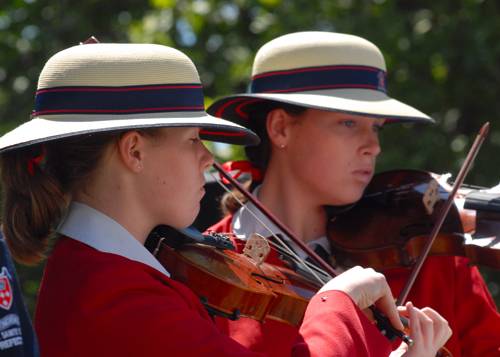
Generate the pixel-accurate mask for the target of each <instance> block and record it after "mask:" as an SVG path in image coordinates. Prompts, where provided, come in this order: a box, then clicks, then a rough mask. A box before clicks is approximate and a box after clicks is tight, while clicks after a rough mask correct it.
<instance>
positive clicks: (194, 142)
mask: <svg viewBox="0 0 500 357" xmlns="http://www.w3.org/2000/svg"><path fill="white" fill-rule="evenodd" d="M189 140H191V142H192V143H193V144H196V143H198V142H199V141H200V140H201V139H200V138H191V139H189Z"/></svg>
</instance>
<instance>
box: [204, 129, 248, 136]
mask: <svg viewBox="0 0 500 357" xmlns="http://www.w3.org/2000/svg"><path fill="white" fill-rule="evenodd" d="M200 135H220V136H245V135H246V133H238V132H233V131H231V132H228V131H209V130H200Z"/></svg>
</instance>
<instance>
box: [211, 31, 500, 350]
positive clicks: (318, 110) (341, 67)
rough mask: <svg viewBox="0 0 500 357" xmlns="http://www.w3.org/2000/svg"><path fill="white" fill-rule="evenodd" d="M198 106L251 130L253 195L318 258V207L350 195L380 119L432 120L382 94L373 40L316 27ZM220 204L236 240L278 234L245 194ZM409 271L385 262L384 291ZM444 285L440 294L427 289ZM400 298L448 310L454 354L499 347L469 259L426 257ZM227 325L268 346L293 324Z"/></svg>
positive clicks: (356, 190) (284, 345)
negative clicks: (254, 141) (239, 89)
mask: <svg viewBox="0 0 500 357" xmlns="http://www.w3.org/2000/svg"><path fill="white" fill-rule="evenodd" d="M208 112H209V113H210V114H213V115H215V116H217V117H221V118H224V119H228V120H231V121H233V122H235V123H239V124H241V125H244V126H246V127H249V128H251V129H252V130H254V131H255V132H257V134H259V136H260V137H261V139H262V143H261V144H260V145H259V146H257V147H253V148H252V147H249V148H247V150H246V152H247V156H248V158H249V160H250V162H251V164H252V165H253V167H252V169H251V170H249V171H250V172H253V173H255V172H256V169H260V170H261V174H260V175H261V176H262V175H263V180H262V182H260V186H257V185H256V183H255V181H254V183H253V185H252V189H253V190H254V194H256V195H257V196H258V198H259V199H260V201H261V202H262V203H263V204H264V205H266V206H267V207H268V208H269V209H270V210H271V212H273V213H274V214H275V215H276V216H277V217H278V218H279V219H281V221H282V222H283V223H284V224H285V225H287V226H288V227H289V228H290V229H291V230H292V231H293V232H294V233H295V234H296V235H298V236H299V238H300V239H302V240H303V242H305V243H307V244H309V245H310V247H311V248H313V249H315V250H321V251H324V252H326V256H327V257H329V256H330V255H331V254H329V253H328V252H329V251H330V246H329V241H328V239H327V238H326V226H327V224H326V223H327V214H326V212H325V209H324V207H325V206H328V205H331V206H336V205H339V206H342V205H347V204H352V203H354V202H356V201H357V200H359V199H360V197H361V195H362V193H363V191H364V189H365V187H366V186H367V184H368V183H369V181H370V180H371V178H372V176H373V173H374V168H375V161H376V158H377V156H378V154H379V153H380V150H381V149H380V145H379V140H378V131H379V130H380V128H381V127H382V126H383V125H384V123H387V122H422V123H426V122H432V119H431V118H429V117H428V116H427V115H425V114H424V113H422V112H420V111H418V110H416V109H414V108H412V107H410V106H408V105H406V104H404V103H401V102H399V101H397V100H395V99H392V98H390V97H389V96H388V95H387V92H386V67H385V62H384V58H383V56H382V54H381V52H380V50H379V49H378V48H377V47H376V46H375V45H373V44H372V43H370V42H369V41H367V40H365V39H362V38H360V37H357V36H352V35H345V34H338V33H326V32H299V33H292V34H288V35H284V36H281V37H279V38H277V39H275V40H272V41H271V42H269V43H267V44H265V45H264V46H263V47H262V48H261V49H260V50H259V51H258V53H257V55H256V57H255V61H254V65H253V72H252V81H251V84H250V93H246V94H239V95H232V96H229V97H225V98H222V99H220V100H218V101H216V102H215V103H213V104H212V106H211V107H210V108H209V109H208ZM240 167H243V166H242V165H233V168H236V169H239V168H240ZM229 168H230V169H231V167H229ZM254 176H255V175H254ZM223 205H224V207H223V208H224V209H226V212H228V213H229V214H228V215H227V216H226V217H225V218H224V219H223V220H222V221H221V222H219V223H218V224H216V225H214V226H213V227H211V228H210V230H214V231H219V232H220V231H224V232H228V231H232V232H234V233H236V235H237V236H238V237H241V238H242V239H245V238H246V237H248V236H249V235H250V234H252V233H259V234H261V235H263V236H266V237H268V236H270V235H271V234H270V232H269V231H268V228H267V227H270V229H271V230H272V231H273V232H274V233H278V234H281V235H283V236H284V237H286V235H285V234H283V232H281V231H280V230H279V229H278V228H277V227H276V226H274V225H273V224H272V223H271V222H270V221H269V220H268V219H267V218H265V217H264V216H263V215H262V214H260V213H258V212H257V213H256V211H257V210H256V209H255V208H254V206H253V205H252V204H251V203H247V204H245V205H244V206H243V207H240V206H239V203H237V202H235V200H234V199H231V198H230V197H229V198H227V197H226V198H224V200H223ZM253 213H256V215H257V217H256V216H254V215H253ZM262 222H263V223H264V224H262ZM360 224H362V222H360ZM265 226H267V227H265ZM292 248H293V246H292ZM297 253H300V252H297ZM269 257H270V258H269V259H272V258H273V257H272V255H270V256H269ZM275 258H277V255H276V257H275ZM408 275H409V271H408V270H406V269H397V270H394V271H389V272H388V274H387V275H386V277H387V279H388V282H389V284H390V286H391V288H392V291H393V293H394V296H397V295H398V293H399V291H400V290H401V288H402V286H403V284H404V282H405V281H406V279H407V277H408ZM450 284H451V288H450ZM443 289H446V290H445V291H446V293H444V292H442V293H438V291H442V290H443ZM409 300H410V301H412V302H414V303H415V304H417V305H419V306H430V307H432V308H433V309H434V310H436V311H438V312H439V313H440V314H441V315H443V316H444V318H446V319H447V320H448V321H449V323H450V326H451V328H452V330H453V332H454V333H453V336H452V337H451V339H450V340H449V342H448V343H447V345H446V346H447V347H448V348H449V349H450V350H451V352H452V353H453V355H454V356H484V355H492V354H496V353H498V352H499V351H498V348H499V341H500V339H499V337H500V336H499V333H498V331H499V329H498V326H500V325H499V324H500V317H499V315H498V313H497V312H496V309H495V306H494V304H493V301H492V299H491V296H490V295H489V293H488V290H487V288H486V286H485V283H484V281H483V279H482V278H481V276H480V275H479V272H478V270H477V269H476V268H473V267H469V266H468V264H467V260H466V259H462V258H455V257H431V258H429V259H428V261H427V263H426V264H425V265H424V269H423V271H422V272H421V275H420V278H419V279H418V280H417V285H416V286H414V288H413V290H412V293H411V295H410V297H409ZM424 314H427V315H428V316H429V317H430V318H431V319H433V321H434V323H435V326H434V328H435V329H438V330H440V329H442V330H443V331H446V332H443V336H445V338H443V339H441V340H439V339H438V340H439V341H440V342H442V343H444V342H445V341H446V340H447V338H448V337H449V334H448V331H449V330H448V328H447V327H443V326H442V325H441V323H440V322H439V319H434V316H435V315H434V312H431V310H425V311H424ZM227 328H228V329H229V331H230V334H231V335H232V336H234V337H235V338H236V339H237V340H239V341H240V342H241V343H243V344H244V345H246V346H249V347H251V348H254V349H256V350H272V351H275V353H276V355H278V354H280V353H281V354H286V353H287V351H288V349H289V348H290V341H291V340H293V338H294V336H295V333H296V331H295V330H294V329H293V328H291V327H289V326H285V325H284V324H279V323H277V322H274V321H268V322H267V323H266V324H262V325H258V324H256V323H254V322H252V321H248V320H246V321H237V322H235V323H230V324H229V326H228V327H227ZM479 335H482V336H483V337H482V338H477V336H479ZM415 340H417V339H415ZM280 342H281V343H280ZM435 346H437V347H440V346H439V344H437V345H435Z"/></svg>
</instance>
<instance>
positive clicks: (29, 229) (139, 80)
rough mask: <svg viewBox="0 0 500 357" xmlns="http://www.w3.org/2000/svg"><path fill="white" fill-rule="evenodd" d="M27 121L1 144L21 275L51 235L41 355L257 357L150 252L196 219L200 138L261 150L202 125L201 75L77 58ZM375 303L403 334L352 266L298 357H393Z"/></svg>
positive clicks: (300, 342) (124, 57)
mask: <svg viewBox="0 0 500 357" xmlns="http://www.w3.org/2000/svg"><path fill="white" fill-rule="evenodd" d="M32 118H33V119H31V120H30V121H28V122H26V123H24V124H23V125H21V126H19V127H17V128H16V129H14V130H12V131H10V132H8V133H7V134H5V135H4V136H2V137H1V138H0V154H1V155H0V168H1V174H2V187H3V197H2V204H3V219H2V223H3V224H2V228H3V233H4V235H5V237H6V239H7V242H8V244H9V246H10V249H11V251H12V254H13V255H14V257H16V259H17V260H19V261H21V262H26V263H35V262H38V261H40V260H41V259H42V258H43V257H44V253H45V251H46V249H47V247H48V246H49V245H50V246H52V243H51V242H50V243H49V239H48V238H49V236H52V235H55V236H56V240H55V242H54V244H53V246H52V247H51V253H50V257H49V258H48V260H47V264H46V267H45V272H44V276H43V281H42V283H41V288H40V292H39V298H38V304H37V309H36V314H35V328H36V332H37V334H38V337H39V341H40V348H41V354H42V356H50V357H57V356H160V355H169V356H181V355H182V356H253V355H259V354H257V353H255V352H252V351H250V350H248V349H247V348H245V347H244V346H242V345H241V344H239V343H238V342H237V341H235V340H233V339H231V338H229V337H227V336H226V335H224V334H222V333H221V332H220V331H219V330H218V329H217V328H216V325H215V324H214V323H213V320H212V318H211V317H210V316H209V314H208V313H207V311H206V310H205V308H204V307H203V305H202V304H201V303H200V300H199V298H198V297H197V296H195V294H194V293H193V292H192V291H191V290H190V289H189V287H188V286H186V285H184V284H181V283H179V282H176V281H174V280H172V279H170V277H169V272H168V271H167V270H166V269H165V268H164V267H163V266H162V265H161V264H160V263H159V261H158V260H156V258H155V257H154V256H153V255H152V254H151V253H149V252H148V251H147V250H146V249H145V247H144V242H145V240H146V237H147V236H148V234H149V233H150V232H151V231H152V230H153V228H154V227H156V226H157V225H160V224H162V225H169V226H172V227H174V228H183V227H186V226H188V225H190V224H191V223H192V221H193V220H194V218H195V217H196V215H197V214H198V211H199V202H200V199H201V198H202V196H203V195H204V188H203V186H204V179H203V172H204V170H205V169H207V168H208V167H209V166H210V165H211V163H212V160H213V159H212V155H211V154H210V153H209V152H208V151H207V150H206V148H205V147H204V146H203V144H202V142H201V140H202V139H203V140H220V141H225V142H230V143H238V144H252V143H256V142H257V141H258V139H257V137H256V136H255V134H253V133H252V132H251V131H249V130H247V129H245V128H243V127H241V126H239V125H236V124H233V123H231V122H228V121H225V120H222V119H217V118H214V117H210V116H208V115H207V114H206V113H205V111H204V106H203V94H202V87H201V84H200V80H199V77H198V74H197V72H196V69H195V67H194V65H193V63H192V62H191V61H190V60H189V59H188V58H187V57H186V56H185V55H184V54H182V53H181V52H179V51H177V50H175V49H172V48H169V47H165V46H159V45H150V44H141V45H135V44H99V43H90V44H83V45H79V46H75V47H71V48H69V49H66V50H64V51H61V52H59V53H57V54H56V55H54V56H53V57H52V58H50V59H49V61H48V62H47V63H46V65H45V67H44V68H43V70H42V72H41V75H40V78H39V82H38V90H37V92H36V99H35V110H34V112H33V115H32ZM373 303H376V304H377V305H378V306H379V307H380V308H381V310H382V311H383V312H384V313H385V314H387V316H388V317H389V318H390V320H391V322H392V324H393V325H394V326H395V327H397V328H400V329H401V328H402V325H401V322H400V321H399V318H398V313H397V310H396V307H395V304H394V303H393V301H392V300H391V296H390V291H389V288H388V285H387V283H386V281H385V279H384V278H383V276H382V275H381V274H378V273H376V272H374V271H373V270H371V269H362V268H359V267H358V268H355V269H351V270H349V271H348V272H346V273H344V274H342V275H341V276H339V277H337V278H335V279H332V280H331V281H330V282H328V283H327V284H325V285H324V286H323V288H322V289H321V290H320V291H319V292H318V293H317V294H316V295H315V296H314V297H313V298H312V299H311V301H310V303H309V305H308V308H307V311H306V313H305V316H304V321H303V324H302V326H301V327H300V330H299V333H298V336H297V339H296V341H295V342H294V343H293V348H292V350H291V352H290V353H293V354H294V355H308V356H310V355H316V356H320V355H322V356H323V355H327V354H323V351H330V353H333V355H335V356H340V355H342V356H353V355H356V354H357V355H361V354H363V353H365V352H366V353H365V354H369V355H373V356H387V355H388V354H389V352H390V351H389V346H388V344H387V342H386V341H385V339H384V337H383V336H382V335H381V334H380V333H379V332H378V331H377V330H376V329H375V328H374V327H373V326H372V325H371V323H370V322H369V320H368V319H367V318H366V317H365V315H364V314H363V313H362V312H361V309H364V308H366V307H367V306H369V305H371V304H373ZM407 312H408V313H409V315H410V318H412V319H413V321H415V324H416V323H417V322H418V321H420V320H419V319H421V317H420V315H419V314H420V311H418V310H416V309H413V308H412V307H411V306H408V311H407ZM422 324H425V321H422ZM416 326H418V325H416ZM448 333H449V331H444V332H443V333H442V334H441V335H439V336H438V338H437V339H438V341H437V343H439V342H440V341H441V340H442V342H444V340H445V339H446V338H447V337H448ZM431 342H434V340H432V341H431ZM331 351H333V352H331Z"/></svg>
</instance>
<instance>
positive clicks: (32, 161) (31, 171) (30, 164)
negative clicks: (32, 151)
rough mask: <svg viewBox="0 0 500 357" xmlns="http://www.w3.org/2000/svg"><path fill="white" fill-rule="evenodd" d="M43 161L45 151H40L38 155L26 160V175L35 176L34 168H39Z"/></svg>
mask: <svg viewBox="0 0 500 357" xmlns="http://www.w3.org/2000/svg"><path fill="white" fill-rule="evenodd" d="M44 160H45V150H42V152H41V153H40V155H38V156H35V157H32V158H31V159H29V160H28V173H29V174H30V176H35V166H38V167H40V164H42V162H43V161H44Z"/></svg>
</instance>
